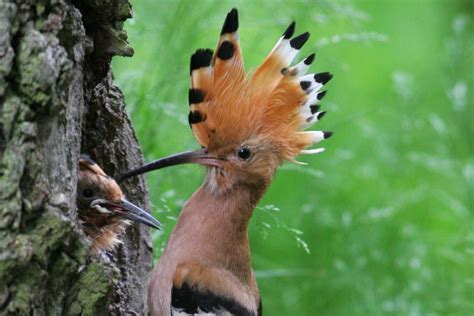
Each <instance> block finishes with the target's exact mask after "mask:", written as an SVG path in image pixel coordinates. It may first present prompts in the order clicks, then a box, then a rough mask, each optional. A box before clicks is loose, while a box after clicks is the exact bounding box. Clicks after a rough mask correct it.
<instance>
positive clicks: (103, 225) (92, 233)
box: [76, 155, 159, 255]
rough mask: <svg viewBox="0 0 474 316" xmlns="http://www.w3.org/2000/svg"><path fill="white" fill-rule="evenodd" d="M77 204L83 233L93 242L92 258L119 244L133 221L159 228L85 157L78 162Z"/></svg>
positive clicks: (97, 166) (96, 165)
mask: <svg viewBox="0 0 474 316" xmlns="http://www.w3.org/2000/svg"><path fill="white" fill-rule="evenodd" d="M76 203H77V210H78V217H79V221H80V224H81V227H82V230H83V231H84V234H85V235H86V236H88V237H89V238H90V239H91V242H92V245H91V250H90V253H91V254H92V255H97V254H98V253H99V252H100V251H107V250H113V249H114V248H115V247H116V246H117V245H118V244H120V243H121V241H120V236H121V235H122V234H123V232H124V231H125V229H126V228H127V226H128V225H130V220H132V221H137V222H141V223H144V224H146V225H148V226H151V227H155V228H159V222H158V221H157V220H156V219H155V218H153V217H152V216H151V215H149V214H148V213H147V212H145V211H144V210H142V209H140V208H139V207H138V206H135V205H134V204H132V203H130V202H128V201H127V200H126V199H125V196H124V194H123V192H122V190H121V189H120V186H119V185H118V184H117V182H116V181H115V180H114V179H113V178H111V177H110V176H108V175H107V174H106V173H105V172H104V171H103V170H102V168H100V167H99V165H98V164H97V163H95V162H94V161H93V160H92V159H90V158H89V157H88V156H85V155H82V156H81V158H80V159H79V178H78V182H77V199H76Z"/></svg>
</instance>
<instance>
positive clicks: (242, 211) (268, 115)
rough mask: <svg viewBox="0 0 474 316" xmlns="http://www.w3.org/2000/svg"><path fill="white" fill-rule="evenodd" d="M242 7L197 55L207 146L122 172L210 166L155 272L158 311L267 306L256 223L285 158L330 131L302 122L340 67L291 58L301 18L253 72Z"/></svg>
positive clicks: (199, 111)
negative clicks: (258, 276) (257, 272)
mask: <svg viewBox="0 0 474 316" xmlns="http://www.w3.org/2000/svg"><path fill="white" fill-rule="evenodd" d="M238 25H239V23H238V16H237V10H236V9H232V10H231V11H230V12H229V13H228V15H227V17H226V20H225V22H224V26H223V28H222V32H221V36H220V38H219V41H218V44H217V49H216V53H215V54H214V53H213V52H212V50H210V49H199V50H197V51H196V52H195V53H194V54H193V55H192V57H191V89H190V91H189V103H190V113H189V124H190V126H191V128H192V131H193V134H194V136H195V137H196V139H197V140H198V142H199V143H200V144H201V146H202V147H203V149H201V150H197V151H191V152H185V153H182V154H177V155H174V156H169V157H166V158H162V159H160V160H157V161H155V162H152V163H149V164H147V165H145V166H143V167H141V168H138V169H136V170H133V171H131V172H129V173H128V174H126V175H125V176H123V178H122V179H125V178H128V177H131V176H134V175H138V174H141V173H144V172H148V171H151V170H155V169H159V168H163V167H167V166H171V165H176V164H181V163H198V164H201V165H204V166H206V169H207V174H206V179H205V182H204V184H203V185H202V186H201V187H200V188H199V190H198V191H197V192H196V193H195V194H194V195H193V196H192V197H191V199H190V200H189V201H188V202H187V203H186V204H185V206H184V208H183V210H182V211H181V214H180V216H179V219H178V222H177V224H176V227H175V228H174V230H173V232H172V234H171V237H170V240H169V242H168V244H167V246H166V249H165V251H164V253H163V255H162V256H161V258H160V260H159V262H158V265H157V266H156V268H155V271H154V273H153V277H152V281H151V284H150V288H149V293H148V302H149V306H150V312H151V314H152V315H154V316H159V315H170V314H172V315H189V314H191V315H193V314H200V313H207V314H209V315H260V314H261V306H262V304H261V300H260V295H259V291H258V287H257V282H256V280H255V276H254V273H253V271H252V266H251V254H250V247H249V241H248V233H247V228H248V223H249V220H250V217H251V216H252V213H253V210H254V208H255V206H256V204H257V203H258V201H259V200H260V198H261V197H262V196H263V194H264V193H265V191H266V190H267V188H268V186H269V184H270V183H271V180H272V178H273V175H274V173H275V171H276V169H277V167H278V166H279V165H280V164H282V163H283V162H284V161H293V162H295V160H294V157H296V156H297V155H299V154H301V153H303V154H315V153H319V152H321V151H323V149H322V148H318V149H310V150H306V149H305V148H307V147H308V146H311V145H312V144H315V143H317V142H319V141H321V140H323V139H326V138H328V137H329V136H331V133H330V132H322V131H303V130H304V129H306V128H308V127H309V126H311V125H312V124H313V123H315V122H316V121H318V120H319V119H321V118H322V117H323V115H324V113H325V112H319V111H318V110H319V105H318V104H319V102H320V100H321V99H322V98H323V97H324V95H325V94H326V92H325V91H320V90H321V88H322V87H323V86H324V85H325V84H326V83H327V82H328V81H329V80H330V79H331V77H332V75H331V74H329V73H327V72H323V73H317V74H310V75H304V73H305V72H306V70H307V69H308V68H309V66H310V65H311V63H312V62H313V60H314V54H312V55H310V56H308V57H307V58H305V59H303V60H302V61H301V62H300V63H298V64H297V65H295V66H293V67H290V64H291V62H292V61H293V59H294V57H295V56H296V55H297V53H298V52H299V50H300V49H301V47H302V46H303V44H304V43H305V42H306V41H307V39H308V38H309V33H303V34H301V35H299V36H296V37H293V33H294V30H295V23H294V22H293V23H292V24H291V25H290V26H289V27H288V28H287V30H286V31H285V32H284V33H283V35H282V36H281V37H280V39H279V40H278V42H277V44H276V45H275V47H274V48H273V50H272V51H271V52H270V54H269V55H268V56H267V58H266V59H265V61H264V62H263V63H262V65H261V66H260V67H258V68H257V69H256V71H255V72H253V74H251V75H250V76H248V77H247V76H246V74H245V70H244V66H243V59H242V53H241V51H240V45H239V36H238V34H237V30H238Z"/></svg>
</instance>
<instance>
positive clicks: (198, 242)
mask: <svg viewBox="0 0 474 316" xmlns="http://www.w3.org/2000/svg"><path fill="white" fill-rule="evenodd" d="M260 195H261V193H260V192H250V191H249V190H246V189H245V188H241V189H237V190H236V191H232V192H228V193H227V194H223V195H219V196H218V197H217V201H218V202H219V203H215V202H216V197H215V196H214V195H213V193H212V192H211V191H210V190H209V187H207V186H206V185H204V186H202V187H201V188H200V189H199V190H198V191H197V192H196V193H195V194H194V195H193V196H192V197H191V199H190V200H189V201H188V202H187V203H186V205H185V206H184V208H183V210H182V211H181V214H180V217H179V220H178V223H177V224H176V227H175V229H174V230H173V233H172V234H171V237H170V239H169V241H168V245H167V247H166V249H165V252H164V253H163V256H162V257H161V259H160V261H159V262H158V265H157V266H156V268H155V270H154V272H153V276H152V283H151V284H150V289H149V294H148V295H149V306H150V312H151V314H152V315H170V310H174V311H175V312H177V311H182V312H188V313H191V314H192V312H194V311H196V310H197V307H198V306H197V305H196V304H194V303H193V300H192V299H184V300H181V301H179V297H180V293H179V290H180V289H183V288H185V289H188V290H187V291H188V292H189V293H188V295H187V296H188V297H192V296H202V297H203V298H202V300H204V296H207V300H209V301H211V302H213V303H215V305H226V304H225V303H223V302H225V301H227V306H226V307H227V310H229V312H238V311H239V310H245V311H247V312H246V313H242V312H241V313H237V314H238V315H243V314H245V315H257V312H258V309H259V306H260V295H259V291H258V287H257V282H256V280H255V276H254V274H253V271H252V266H251V256H250V247H249V240H248V234H247V226H248V222H249V219H250V217H251V215H252V212H253V209H254V206H255V203H256V202H257V201H258V199H259V197H260ZM203 282H205V287H201V286H200V285H201V284H203ZM172 291H174V293H175V295H170V294H172ZM173 296H174V297H176V298H177V301H176V302H175V304H174V306H172V304H171V299H172V297H173ZM185 296H186V295H185V293H181V297H183V298H185ZM220 300H222V301H223V302H219V301H220ZM211 310H212V309H211Z"/></svg>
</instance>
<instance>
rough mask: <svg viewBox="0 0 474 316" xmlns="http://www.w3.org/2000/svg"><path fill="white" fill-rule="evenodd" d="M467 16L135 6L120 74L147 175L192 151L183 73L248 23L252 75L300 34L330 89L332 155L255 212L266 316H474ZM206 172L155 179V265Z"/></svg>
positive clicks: (301, 6) (438, 6) (424, 7)
mask: <svg viewBox="0 0 474 316" xmlns="http://www.w3.org/2000/svg"><path fill="white" fill-rule="evenodd" d="M473 4H474V2H472V1H464V2H462V1H454V0H453V1H448V0H445V1H426V0H425V1H422V0H413V1H411V0H410V1H408V0H404V1H388V0H386V1H375V0H373V1H367V0H365V1H362V0H361V1H329V0H328V1H322V0H321V1H270V0H269V1H199V2H198V1H191V0H181V1H171V0H169V1H151V0H148V1H134V2H133V5H134V19H133V20H131V21H130V22H128V24H127V25H126V29H127V30H128V33H129V36H130V42H131V44H132V46H133V47H134V48H135V52H136V53H135V55H134V57H133V58H131V59H124V58H121V59H115V60H114V65H113V66H114V72H115V76H116V81H117V83H118V84H119V86H120V87H121V88H122V90H123V91H124V94H125V97H126V101H127V105H128V110H129V111H130V112H131V115H132V118H133V122H134V126H135V128H136V131H137V134H138V137H139V140H140V143H141V145H142V148H143V151H144V153H145V156H146V159H147V160H152V159H154V158H158V157H161V156H164V155H168V154H171V153H175V152H178V151H182V150H187V149H193V148H197V147H198V145H197V143H196V141H195V140H194V139H193V137H192V134H191V131H190V129H189V127H188V124H187V113H188V105H187V89H188V88H189V57H190V55H191V54H192V53H193V51H194V50H195V49H197V48H200V47H212V48H213V47H214V45H215V43H216V41H217V36H218V34H219V32H220V28H221V26H222V22H223V20H224V17H225V14H226V13H227V12H228V11H229V10H230V8H231V7H233V6H235V7H237V8H238V9H239V15H240V37H241V44H242V49H243V53H244V58H245V61H246V67H247V69H252V68H255V67H256V66H257V65H258V64H259V62H261V61H262V59H263V58H264V57H265V56H266V54H267V53H268V51H269V50H270V49H271V48H272V47H273V45H274V43H275V42H276V40H277V39H278V37H279V36H280V34H281V33H282V32H283V30H284V29H285V28H286V26H287V25H288V24H289V23H290V22H291V21H292V19H294V20H296V21H297V33H301V32H303V31H307V30H308V31H310V32H311V34H312V37H311V38H310V40H309V41H308V43H307V44H306V45H305V47H304V49H303V53H302V55H300V57H301V58H302V57H305V56H307V55H309V54H310V53H312V52H314V51H315V52H316V53H317V57H316V62H315V63H314V64H313V66H312V69H313V71H316V72H319V71H326V70H329V71H331V72H332V73H333V74H334V79H333V80H332V81H331V82H330V83H329V84H328V88H329V94H328V96H327V97H326V98H325V99H324V102H323V109H324V110H327V111H328V115H327V116H326V117H325V118H324V119H323V121H322V122H320V123H319V125H318V126H317V129H322V130H332V131H334V132H335V136H334V137H333V138H331V139H330V140H328V141H326V142H325V143H324V146H325V147H326V149H327V150H326V152H324V153H323V154H320V155H316V156H311V157H306V156H305V157H301V158H300V160H302V161H305V162H307V163H308V165H307V166H297V165H291V164H287V165H285V166H283V167H282V168H281V169H280V170H279V171H278V172H277V175H276V177H275V179H274V182H273V184H272V185H271V187H270V189H269V191H268V193H267V194H266V196H265V198H264V199H263V201H262V202H261V203H260V206H259V208H257V210H256V211H255V214H254V217H253V219H252V224H251V227H250V239H251V246H252V252H253V264H254V267H255V270H256V271H257V277H258V282H259V285H260V289H261V294H262V298H263V306H264V312H265V314H266V315H314V314H318V315H380V314H396V315H473V314H474V210H473V209H474V207H473V205H474V145H473V144H474V142H473V136H474V110H473V103H472V102H473V90H474V85H473V84H474V78H473V73H474V67H473V56H474V54H473V50H474V34H473V33H474V32H473V23H474V20H473V12H474V5H473ZM202 178H203V170H202V169H201V168H200V167H197V166H190V165H186V166H182V167H179V168H169V169H167V170H162V171H159V172H155V173H152V174H150V175H148V181H149V188H150V192H151V197H152V201H153V212H154V213H155V215H156V216H158V218H160V219H161V220H162V221H163V222H164V224H165V228H164V230H163V232H162V235H160V233H159V232H154V234H155V235H154V236H153V237H154V243H155V253H156V257H157V258H158V257H159V255H160V253H161V250H162V249H163V246H164V244H165V242H166V240H167V238H168V235H169V233H170V231H171V230H172V228H173V225H174V223H175V221H176V218H177V216H178V214H179V211H180V208H181V207H182V205H183V203H184V201H185V200H186V199H187V198H188V197H189V196H190V195H191V194H192V192H193V191H194V190H195V189H196V188H197V187H198V186H199V185H200V183H201V181H202Z"/></svg>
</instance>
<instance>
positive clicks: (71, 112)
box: [0, 0, 152, 315]
mask: <svg viewBox="0 0 474 316" xmlns="http://www.w3.org/2000/svg"><path fill="white" fill-rule="evenodd" d="M130 15H131V7H130V4H129V3H128V1H126V0H100V1H99V0H82V1H81V0H77V1H66V0H39V1H34V0H26V1H24V0H22V1H19V0H17V1H15V0H0V314H1V315H106V314H128V312H137V313H139V314H144V313H145V312H146V307H145V297H146V295H145V292H146V288H147V286H148V282H149V280H148V278H149V271H150V269H151V264H152V253H151V240H150V236H149V231H148V229H147V228H144V227H143V226H138V225H132V226H130V228H129V229H128V230H127V234H126V237H124V244H123V246H121V247H120V248H119V249H118V250H117V251H116V253H112V254H104V255H101V256H100V257H98V258H89V257H88V256H87V252H88V246H89V244H90V243H89V242H88V241H87V239H86V238H85V237H84V235H83V234H82V232H81V231H80V228H79V227H78V224H77V215H76V206H75V195H76V182H77V161H78V157H79V155H80V154H81V153H88V154H90V155H91V156H92V158H94V159H95V160H96V161H97V162H98V163H99V164H100V165H101V166H102V167H103V168H104V169H105V171H106V172H107V173H108V174H109V175H118V174H120V173H121V172H123V171H124V170H127V169H130V168H132V167H135V166H137V165H139V164H141V163H142V162H143V158H142V155H141V152H140V148H139V146H138V144H137V140H136V138H135V135H134V132H133V129H132V127H131V124H130V120H129V118H128V116H127V114H126V112H125V108H124V101H123V95H122V93H121V92H120V90H119V89H118V88H117V87H116V86H114V84H113V82H112V73H111V70H110V61H111V58H112V56H113V55H122V56H131V55H132V54H133V50H132V49H131V48H130V47H129V46H128V45H127V41H126V39H127V38H126V33H125V32H124V31H123V30H122V27H123V21H124V20H125V19H127V18H128V17H130ZM134 181H135V182H132V181H127V184H128V186H125V187H123V189H124V191H125V193H126V194H127V197H128V198H129V200H131V201H133V202H134V203H136V204H138V205H140V206H142V207H144V208H149V202H148V195H147V190H146V187H145V183H144V182H142V180H139V179H135V180H134Z"/></svg>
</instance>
